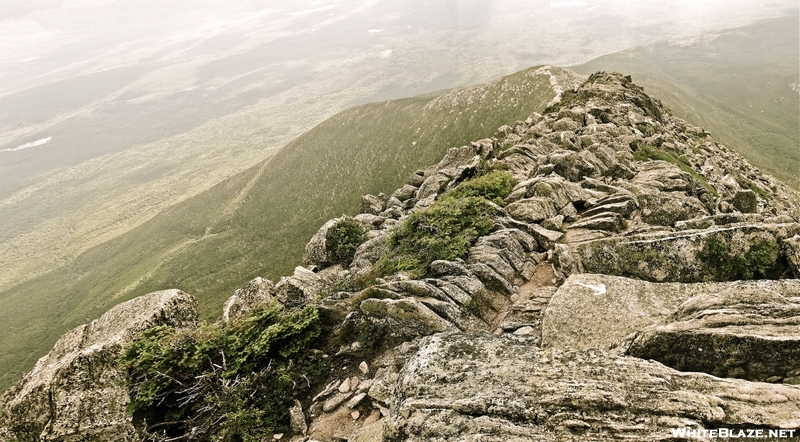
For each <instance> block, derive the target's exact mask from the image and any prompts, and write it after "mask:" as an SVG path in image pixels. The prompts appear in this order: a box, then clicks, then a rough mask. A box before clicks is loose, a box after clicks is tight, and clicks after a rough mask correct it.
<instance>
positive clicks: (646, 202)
mask: <svg viewBox="0 0 800 442" xmlns="http://www.w3.org/2000/svg"><path fill="white" fill-rule="evenodd" d="M639 207H640V208H641V211H640V212H641V216H642V221H644V222H646V223H648V224H653V225H656V226H673V225H675V223H677V222H679V221H685V220H688V219H693V218H700V217H704V216H707V215H709V213H708V209H707V208H706V206H705V205H704V204H703V203H702V202H701V201H700V200H698V199H697V198H695V197H693V196H688V195H686V194H685V193H683V192H662V191H642V192H641V194H640V195H639Z"/></svg>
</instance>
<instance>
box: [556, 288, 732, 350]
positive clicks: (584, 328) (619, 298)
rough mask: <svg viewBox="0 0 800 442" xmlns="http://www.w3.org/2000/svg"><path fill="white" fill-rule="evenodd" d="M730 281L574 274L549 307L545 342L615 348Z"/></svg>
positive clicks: (581, 347) (571, 346)
mask: <svg viewBox="0 0 800 442" xmlns="http://www.w3.org/2000/svg"><path fill="white" fill-rule="evenodd" d="M726 286H727V287H730V286H731V284H723V283H700V284H682V283H661V284H656V283H652V282H647V281H640V280H635V279H629V278H623V277H618V276H609V275H601V274H574V275H572V276H570V277H569V278H568V279H567V280H566V281H565V282H564V284H563V285H561V287H559V289H558V291H556V293H555V295H553V298H552V299H551V300H550V304H549V305H548V307H547V308H546V309H545V311H544V314H543V318H542V345H543V346H544V347H547V348H555V349H561V350H586V349H591V348H596V349H601V350H610V349H611V348H612V347H613V346H615V345H617V344H618V343H619V342H620V341H621V340H623V339H624V338H626V337H628V336H630V335H631V334H632V333H636V332H638V331H639V330H642V329H644V328H646V327H649V326H651V325H655V324H660V323H662V321H664V319H665V318H666V317H668V316H669V315H670V314H672V313H673V312H674V311H675V310H676V309H677V308H678V307H679V306H680V305H681V304H682V303H683V302H685V301H686V300H688V299H690V298H692V297H694V296H697V295H702V294H707V293H716V292H719V291H722V290H723V289H724V288H726Z"/></svg>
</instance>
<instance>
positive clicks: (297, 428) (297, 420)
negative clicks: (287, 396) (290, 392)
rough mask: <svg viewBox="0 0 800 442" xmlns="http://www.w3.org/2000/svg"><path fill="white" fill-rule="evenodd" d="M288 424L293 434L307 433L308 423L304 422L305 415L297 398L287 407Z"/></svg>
mask: <svg viewBox="0 0 800 442" xmlns="http://www.w3.org/2000/svg"><path fill="white" fill-rule="evenodd" d="M289 425H290V426H291V428H292V432H294V434H306V433H308V423H306V415H305V414H304V413H303V405H302V404H300V401H298V400H297V399H295V400H294V405H292V407H291V408H289Z"/></svg>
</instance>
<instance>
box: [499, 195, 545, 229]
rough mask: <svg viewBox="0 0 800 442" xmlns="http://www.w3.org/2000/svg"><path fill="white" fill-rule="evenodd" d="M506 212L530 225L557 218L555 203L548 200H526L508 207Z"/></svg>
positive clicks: (538, 198)
mask: <svg viewBox="0 0 800 442" xmlns="http://www.w3.org/2000/svg"><path fill="white" fill-rule="evenodd" d="M506 212H507V213H508V214H509V215H511V216H512V217H514V218H516V219H518V220H520V221H525V222H528V223H538V222H541V221H544V220H546V219H547V218H552V217H554V216H556V214H557V212H556V208H555V206H553V201H552V200H551V199H548V198H540V197H534V198H526V199H523V200H519V201H517V202H515V203H511V204H509V205H508V206H506Z"/></svg>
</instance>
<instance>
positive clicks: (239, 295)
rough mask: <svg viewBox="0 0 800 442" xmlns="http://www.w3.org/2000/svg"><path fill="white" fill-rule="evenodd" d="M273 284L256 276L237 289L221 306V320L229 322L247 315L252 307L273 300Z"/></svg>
mask: <svg viewBox="0 0 800 442" xmlns="http://www.w3.org/2000/svg"><path fill="white" fill-rule="evenodd" d="M273 295H275V284H274V283H273V282H272V281H270V280H269V279H264V278H262V277H260V276H259V277H257V278H255V279H253V280H252V281H250V282H248V283H247V285H246V286H244V287H242V288H240V289H237V290H236V291H235V292H234V293H233V296H231V297H230V298H228V300H227V301H226V302H225V305H224V306H223V307H222V320H223V321H225V322H230V321H232V320H235V319H236V318H241V317H244V316H246V315H247V313H248V312H250V311H251V310H252V309H253V307H255V306H257V305H260V304H269V303H271V302H273Z"/></svg>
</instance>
